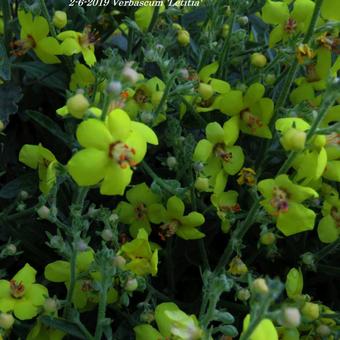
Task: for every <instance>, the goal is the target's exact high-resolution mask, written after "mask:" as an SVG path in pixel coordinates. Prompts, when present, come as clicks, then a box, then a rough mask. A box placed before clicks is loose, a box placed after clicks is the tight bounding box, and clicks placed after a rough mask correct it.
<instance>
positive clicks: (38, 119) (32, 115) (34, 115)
mask: <svg viewBox="0 0 340 340" xmlns="http://www.w3.org/2000/svg"><path fill="white" fill-rule="evenodd" d="M25 114H26V116H28V118H29V119H31V120H33V121H34V122H35V123H36V124H38V125H40V126H41V127H43V128H44V129H45V130H47V131H48V132H49V133H51V134H52V135H53V136H55V137H57V138H58V139H59V140H60V141H62V142H63V143H65V144H66V145H67V146H69V147H71V144H72V139H71V138H70V136H69V135H68V134H66V133H65V132H64V131H63V130H62V129H61V128H60V127H59V125H58V124H57V123H56V122H55V121H54V120H52V119H51V118H49V117H48V116H46V115H44V114H42V113H40V112H38V111H31V110H28V111H25Z"/></svg>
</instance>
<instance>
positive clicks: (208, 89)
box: [197, 83, 214, 100]
mask: <svg viewBox="0 0 340 340" xmlns="http://www.w3.org/2000/svg"><path fill="white" fill-rule="evenodd" d="M197 91H198V93H199V94H200V95H201V96H202V98H203V99H204V100H207V99H209V98H211V97H212V96H213V94H214V89H213V88H212V86H211V85H209V84H204V83H200V84H199V86H198V89H197Z"/></svg>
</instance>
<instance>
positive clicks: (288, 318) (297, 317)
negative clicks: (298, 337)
mask: <svg viewBox="0 0 340 340" xmlns="http://www.w3.org/2000/svg"><path fill="white" fill-rule="evenodd" d="M300 322H301V314H300V312H299V310H298V309H297V308H295V307H286V308H284V310H283V311H282V320H281V323H282V325H283V326H285V327H287V328H296V327H298V326H299V325H300Z"/></svg>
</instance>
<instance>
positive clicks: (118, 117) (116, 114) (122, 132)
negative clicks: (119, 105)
mask: <svg viewBox="0 0 340 340" xmlns="http://www.w3.org/2000/svg"><path fill="white" fill-rule="evenodd" d="M107 125H108V127H109V130H110V132H111V134H112V135H113V138H114V140H117V141H118V140H119V141H123V140H125V139H126V138H127V137H128V135H129V134H130V131H131V130H130V129H131V119H130V117H129V115H128V114H127V113H126V112H125V111H123V110H121V109H115V110H113V111H111V112H110V113H109V115H108V119H107Z"/></svg>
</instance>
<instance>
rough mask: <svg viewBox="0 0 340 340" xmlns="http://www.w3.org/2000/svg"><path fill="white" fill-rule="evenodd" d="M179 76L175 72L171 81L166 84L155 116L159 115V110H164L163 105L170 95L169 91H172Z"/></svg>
mask: <svg viewBox="0 0 340 340" xmlns="http://www.w3.org/2000/svg"><path fill="white" fill-rule="evenodd" d="M176 77H177V74H173V75H172V76H171V77H170V79H169V81H168V82H167V84H166V86H165V89H164V93H163V96H162V99H161V101H160V102H159V104H158V106H157V108H156V110H155V113H154V116H155V117H157V115H158V114H159V112H160V111H161V110H162V108H163V105H164V104H165V101H166V100H167V98H168V96H169V93H170V89H171V87H172V85H173V83H174V81H175V79H176Z"/></svg>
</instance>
